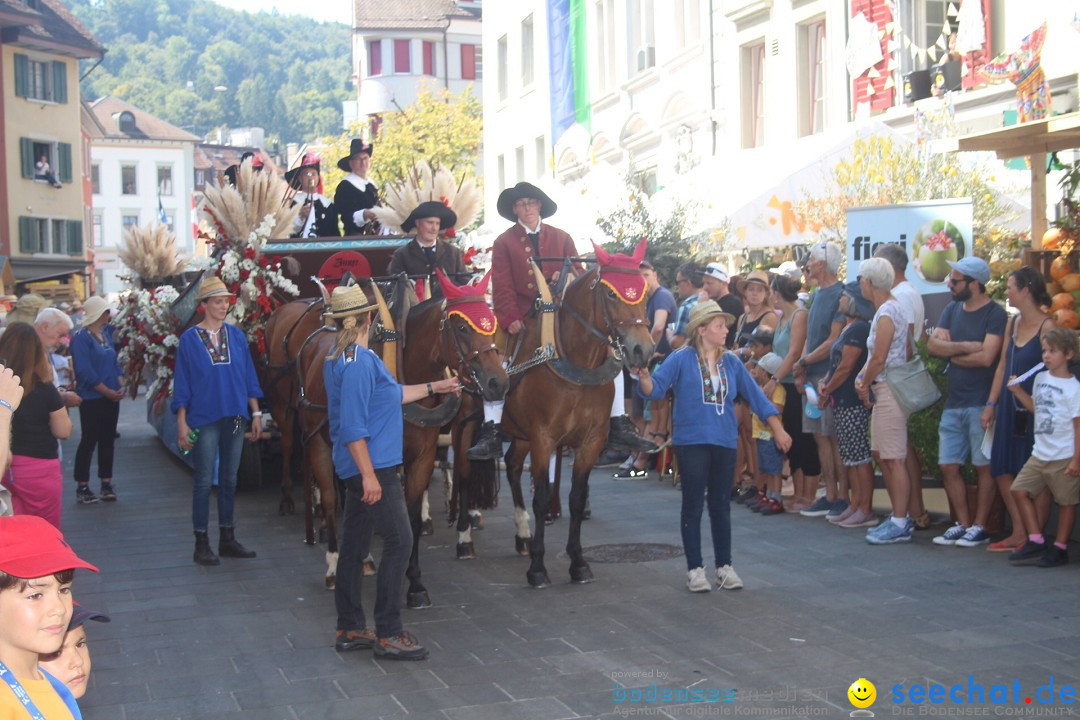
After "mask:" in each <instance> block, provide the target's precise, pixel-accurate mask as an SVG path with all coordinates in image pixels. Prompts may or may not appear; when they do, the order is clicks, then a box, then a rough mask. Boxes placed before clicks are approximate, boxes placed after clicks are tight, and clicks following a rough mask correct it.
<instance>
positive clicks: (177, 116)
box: [66, 0, 353, 143]
mask: <svg viewBox="0 0 1080 720" xmlns="http://www.w3.org/2000/svg"><path fill="white" fill-rule="evenodd" d="M66 3H67V5H68V7H69V8H70V9H71V11H72V12H73V13H74V14H75V16H76V17H78V19H79V20H80V21H81V22H83V24H85V25H86V26H87V27H88V28H89V29H90V31H91V32H93V33H94V35H95V36H96V37H97V39H98V41H100V42H101V43H102V44H103V45H105V47H107V48H108V53H107V54H106V55H105V60H104V61H103V62H102V64H101V66H100V67H98V68H95V69H94V70H93V72H91V73H90V75H89V76H88V77H87V78H86V79H85V80H83V84H82V91H83V97H84V98H86V99H88V100H93V99H95V98H98V97H101V96H103V95H115V96H116V97H119V98H122V99H124V100H127V101H128V102H130V103H132V104H133V105H135V106H137V107H139V108H142V109H143V110H146V111H147V112H149V113H153V114H154V115H157V116H158V117H161V118H162V119H164V120H167V121H169V122H170V123H172V124H174V125H176V126H178V127H182V128H184V129H185V130H190V131H191V132H193V133H195V134H197V135H205V134H206V133H208V132H210V131H211V130H213V129H214V128H217V127H221V126H223V125H225V126H229V127H246V126H259V127H263V128H265V129H266V134H267V140H268V142H270V140H271V138H273V139H275V140H278V141H280V142H282V143H284V142H293V141H296V142H302V141H304V140H309V139H311V138H315V137H320V136H323V135H332V134H337V133H339V132H340V131H341V128H340V125H341V102H342V101H343V100H348V99H350V98H351V97H352V96H353V94H352V93H353V91H352V90H351V88H352V85H351V83H350V82H349V79H348V78H349V73H350V66H351V48H350V41H349V38H350V34H351V29H350V28H349V27H348V26H347V25H344V24H342V23H329V22H327V23H319V22H317V21H315V20H311V19H308V18H304V17H299V16H282V15H278V14H276V13H272V14H271V13H265V12H263V13H258V14H253V13H248V12H240V11H236V10H231V9H228V8H225V7H222V6H220V5H217V4H215V3H213V2H211V1H210V0H66ZM89 68H90V64H84V66H83V68H82V71H83V72H84V73H85V72H86V70H88V69H89Z"/></svg>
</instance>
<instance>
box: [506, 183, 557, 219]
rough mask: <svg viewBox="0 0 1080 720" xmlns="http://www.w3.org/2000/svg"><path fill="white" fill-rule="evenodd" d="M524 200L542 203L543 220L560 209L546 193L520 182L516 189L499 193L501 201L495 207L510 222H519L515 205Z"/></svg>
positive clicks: (508, 189)
mask: <svg viewBox="0 0 1080 720" xmlns="http://www.w3.org/2000/svg"><path fill="white" fill-rule="evenodd" d="M524 198H533V199H534V200H539V201H540V217H542V218H548V217H551V216H552V215H554V214H555V211H556V210H558V209H559V206H558V205H556V204H555V201H554V200H552V199H551V198H549V197H548V196H547V193H546V192H544V191H543V190H541V189H540V188H538V187H536V186H535V185H533V184H532V183H527V182H519V183H518V184H517V185H515V186H514V187H512V188H506V189H505V190H503V191H502V192H501V193H499V200H498V202H496V203H495V207H496V208H497V209H498V211H499V214H500V215H502V216H503V217H504V218H506V219H507V220H509V221H510V222H517V215H515V214H514V203H516V202H517V201H518V200H522V199H524Z"/></svg>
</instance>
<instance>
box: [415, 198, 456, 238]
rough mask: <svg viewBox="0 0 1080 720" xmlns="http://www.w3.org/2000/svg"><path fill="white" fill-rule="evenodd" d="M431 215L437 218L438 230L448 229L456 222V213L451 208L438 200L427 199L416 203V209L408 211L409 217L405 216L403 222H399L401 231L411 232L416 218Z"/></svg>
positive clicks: (429, 216)
mask: <svg viewBox="0 0 1080 720" xmlns="http://www.w3.org/2000/svg"><path fill="white" fill-rule="evenodd" d="M431 217H437V218H439V229H440V230H449V229H450V228H452V227H454V225H456V224H457V214H456V213H455V212H454V211H453V210H451V209H450V208H448V207H446V206H445V205H443V204H442V203H441V202H439V201H438V200H428V201H427V202H422V203H420V204H419V205H417V206H416V209H415V210H413V211H412V212H411V213H409V217H407V218H405V222H403V223H401V231H402V232H412V230H413V228H414V227H416V221H417V220H423V219H424V218H431Z"/></svg>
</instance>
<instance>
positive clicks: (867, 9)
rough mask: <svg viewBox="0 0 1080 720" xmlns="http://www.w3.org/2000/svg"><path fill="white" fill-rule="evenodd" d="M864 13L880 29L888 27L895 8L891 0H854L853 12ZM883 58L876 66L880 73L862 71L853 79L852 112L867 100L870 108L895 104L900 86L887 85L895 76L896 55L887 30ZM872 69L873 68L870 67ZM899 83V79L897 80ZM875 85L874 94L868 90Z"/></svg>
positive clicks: (882, 41)
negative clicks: (890, 45)
mask: <svg viewBox="0 0 1080 720" xmlns="http://www.w3.org/2000/svg"><path fill="white" fill-rule="evenodd" d="M859 13H862V14H863V15H865V16H866V19H867V20H869V21H870V22H872V23H874V24H875V25H877V27H878V31H879V32H884V31H885V25H886V23H890V22H892V19H893V15H892V10H890V9H889V4H888V0H852V3H851V16H852V17H855V16H856V15H857V14H859ZM880 42H881V54H882V55H884V57H883V58H882V59H881V62H879V63H878V64H877V65H875V66H874V69H875V70H877V72H878V77H876V78H869V77H867V76H866V74H865V73H864V74H862V75H860V76H859V77H857V78H855V79H854V80H853V81H852V87H853V92H852V96H851V103H852V104H851V113H852V115H854V114H855V108H856V107H857V106H858V105H859V104H860V103H864V102H869V103H870V109H871V110H874V111H878V110H886V109H888V108H891V107H892V106H893V105H894V104H895V102H896V100H895V95H896V88H895V87H885V83H886V81H887V80H888V79H889V78H891V77H892V70H893V57H892V56H891V55H890V54H889V36H888V35H887V34H885V35H884V36H883V37H882V38H881V41H880ZM867 72H869V71H867ZM893 82H894V83H895V80H894V81H893ZM871 87H873V91H874V92H873V94H868V93H869V92H870V88H871Z"/></svg>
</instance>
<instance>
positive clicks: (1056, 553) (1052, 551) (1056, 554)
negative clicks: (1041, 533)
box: [1035, 543, 1069, 568]
mask: <svg viewBox="0 0 1080 720" xmlns="http://www.w3.org/2000/svg"><path fill="white" fill-rule="evenodd" d="M1067 562H1069V551H1068V550H1062V549H1061V548H1059V547H1058V546H1057V545H1054V544H1053V543H1051V544H1050V547H1048V548H1046V554H1044V555H1043V556H1042V557H1041V558H1039V562H1037V563H1035V567H1041V568H1051V567H1057V566H1058V565H1064V564H1065V563H1067Z"/></svg>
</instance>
